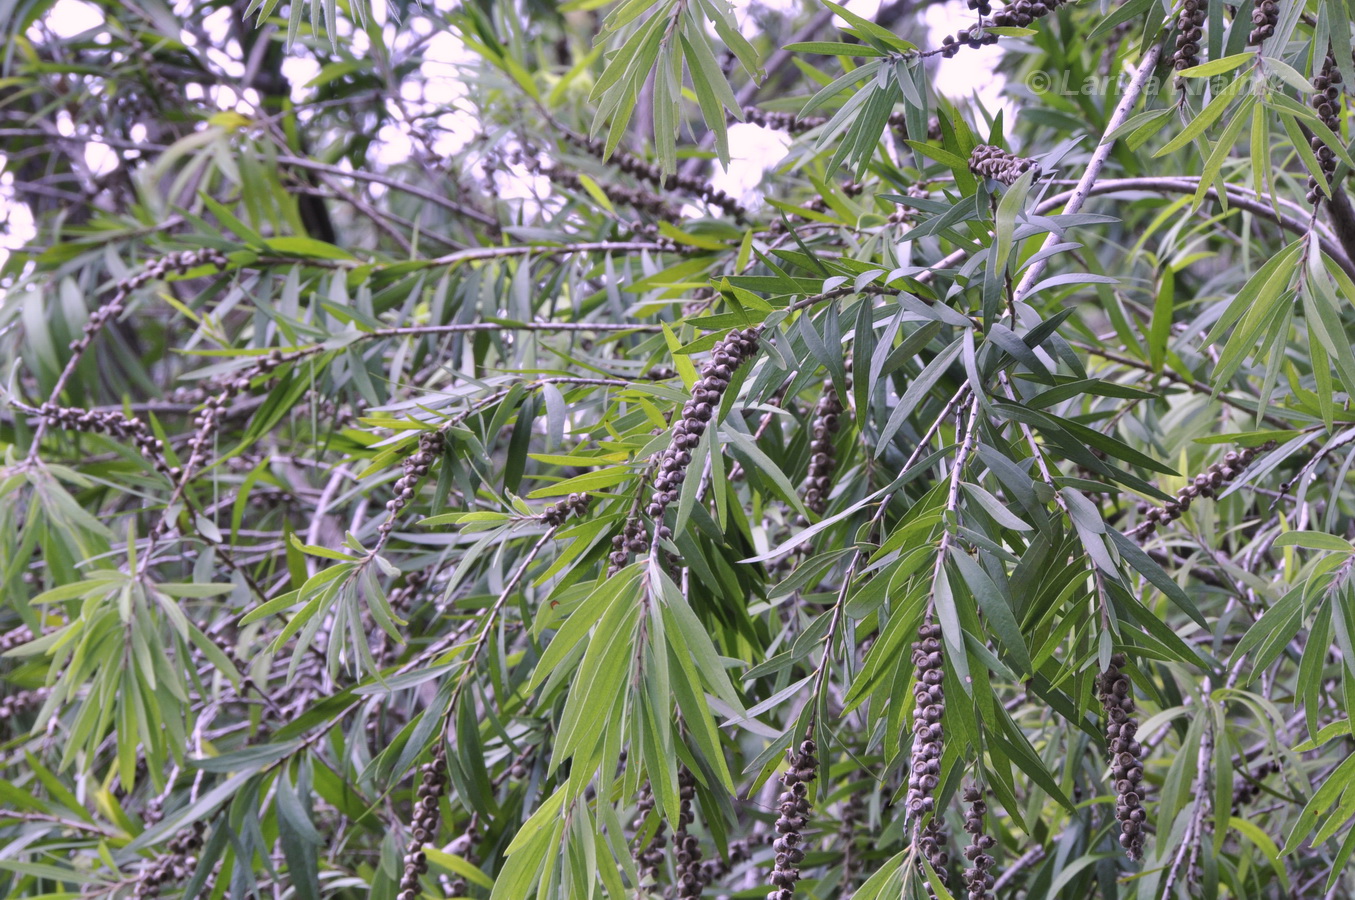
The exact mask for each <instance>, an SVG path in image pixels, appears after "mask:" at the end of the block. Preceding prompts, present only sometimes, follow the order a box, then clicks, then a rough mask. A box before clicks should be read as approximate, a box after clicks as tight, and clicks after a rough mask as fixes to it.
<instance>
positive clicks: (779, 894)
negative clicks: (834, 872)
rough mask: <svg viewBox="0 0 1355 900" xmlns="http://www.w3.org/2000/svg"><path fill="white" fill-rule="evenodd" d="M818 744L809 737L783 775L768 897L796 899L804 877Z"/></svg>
mask: <svg viewBox="0 0 1355 900" xmlns="http://www.w3.org/2000/svg"><path fill="white" fill-rule="evenodd" d="M817 749H818V748H817V747H816V746H815V745H814V741H813V739H811V738H809V737H806V738H805V739H804V740H803V741H801V742H800V746H799V747H798V748H796V751H795V754H794V755H793V756H792V757H791V760H790V768H788V769H786V771H785V772H784V773H783V774H782V775H781V787H782V788H783V790H782V792H781V796H780V797H779V798H778V801H777V803H778V806H777V809H778V813H779V814H778V815H777V818H776V838H775V839H774V840H773V841H772V850H773V851H774V852H775V854H776V856H775V857H774V863H773V866H772V875H771V883H772V890H771V892H770V893H768V894H767V900H792V898H794V896H795V883H796V882H797V881H799V880H800V863H801V862H803V861H804V858H805V852H804V845H805V837H804V829H805V826H806V825H808V824H809V816H810V814H811V813H812V812H813V810H812V809H811V808H810V805H809V785H810V784H811V783H812V782H813V781H814V779H815V778H817V777H818V774H819V759H818V757H817V756H815V755H814V754H815V751H816V750H817Z"/></svg>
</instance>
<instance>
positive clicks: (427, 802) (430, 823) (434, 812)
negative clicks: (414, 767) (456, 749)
mask: <svg viewBox="0 0 1355 900" xmlns="http://www.w3.org/2000/svg"><path fill="white" fill-rule="evenodd" d="M419 773H420V775H419V790H418V793H417V795H416V799H415V801H414V815H413V818H412V820H411V822H410V829H411V834H410V837H409V850H408V851H407V852H406V853H405V858H404V871H403V872H402V874H401V876H400V893H399V894H397V895H396V900H415V898H416V897H418V896H419V895H420V890H419V876H421V875H424V874H427V872H428V857H427V856H426V855H425V854H424V852H423V848H424V847H425V846H426V845H427V844H429V843H431V842H432V840H433V839H434V838H435V837H436V836H437V831H438V800H439V799H440V798H441V797H442V792H443V789H444V788H445V787H446V786H447V751H446V750H445V749H444V748H443V746H442V742H441V741H439V742H438V744H437V746H436V747H435V748H434V749H433V758H432V759H431V760H430V761H428V762H426V763H424V764H423V766H422V767H420V770H419Z"/></svg>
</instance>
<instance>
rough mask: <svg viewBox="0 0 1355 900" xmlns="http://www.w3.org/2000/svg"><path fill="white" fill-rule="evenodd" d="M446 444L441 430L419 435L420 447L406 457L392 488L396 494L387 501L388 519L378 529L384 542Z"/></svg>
mask: <svg viewBox="0 0 1355 900" xmlns="http://www.w3.org/2000/svg"><path fill="white" fill-rule="evenodd" d="M446 446H447V440H446V438H444V437H443V436H442V432H441V431H425V432H424V433H423V434H421V435H419V449H418V450H416V451H415V452H414V453H412V454H410V455H409V456H407V457H405V460H404V462H403V463H402V464H401V465H402V466H403V468H404V474H403V475H401V476H400V477H399V478H397V479H396V481H395V486H394V487H393V488H392V491H393V492H394V494H395V496H393V497H391V499H389V500H387V501H386V519H385V521H383V522H382V523H381V525H380V527H379V529H378V531H379V532H380V540H381V542H382V543H385V541H386V538H388V537H389V536H390V533H391V530H392V529H393V528H395V520H396V517H398V516H399V515H400V510H402V509H404V508H405V507H406V506H407V505H408V504H409V501H411V500H413V499H414V488H415V486H416V485H418V483H419V480H420V479H421V478H423V476H425V475H427V474H428V470H429V469H430V468H432V466H433V463H434V462H436V461H437V458H438V457H439V456H441V455H442V451H443V450H444V449H445V448H446Z"/></svg>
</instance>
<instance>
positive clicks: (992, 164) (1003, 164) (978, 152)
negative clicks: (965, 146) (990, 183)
mask: <svg viewBox="0 0 1355 900" xmlns="http://www.w3.org/2000/svg"><path fill="white" fill-rule="evenodd" d="M1031 169H1034V170H1035V177H1036V178H1039V177H1040V164H1039V163H1037V162H1036V161H1035V160H1033V159H1027V158H1025V157H1024V156H1017V155H1016V154H1014V153H1008V152H1007V151H1006V150H1003V149H1002V148H1001V147H994V146H993V145H992V144H979V145H978V146H977V147H975V148H974V151H973V152H972V153H971V154H970V155H969V171H971V172H973V173H974V174H975V175H978V176H979V177H981V178H991V179H993V180H994V181H1000V182H1002V183H1003V184H1014V183H1016V179H1018V178H1020V177H1021V176H1022V175H1024V174H1025V173H1026V172H1027V171H1029V170H1031Z"/></svg>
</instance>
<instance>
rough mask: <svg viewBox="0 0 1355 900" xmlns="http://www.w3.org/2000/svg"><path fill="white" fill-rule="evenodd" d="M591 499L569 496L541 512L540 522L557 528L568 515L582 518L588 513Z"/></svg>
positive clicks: (577, 495) (587, 496) (582, 495)
mask: <svg viewBox="0 0 1355 900" xmlns="http://www.w3.org/2000/svg"><path fill="white" fill-rule="evenodd" d="M592 502H593V498H592V497H590V496H589V495H587V494H570V495H569V496H568V497H566V498H565V499H563V500H561V501H560V502H559V503H552V504H551V505H550V506H547V507H546V508H545V509H544V510H542V511H541V521H542V522H545V523H546V524H547V525H549V526H550V527H551V528H559V527H560V526H561V525H563V524H565V522H566V521H567V520H568V519H569V516H570V514H571V513H572V514H573V515H576V516H579V517H580V518H582V517H583V514H584V513H586V512H588V504H590V503H592Z"/></svg>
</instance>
